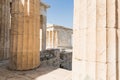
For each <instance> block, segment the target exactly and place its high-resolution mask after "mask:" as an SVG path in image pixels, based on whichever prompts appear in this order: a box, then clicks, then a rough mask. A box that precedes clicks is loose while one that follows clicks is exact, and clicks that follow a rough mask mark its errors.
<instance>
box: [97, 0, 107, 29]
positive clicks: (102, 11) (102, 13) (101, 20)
mask: <svg viewBox="0 0 120 80" xmlns="http://www.w3.org/2000/svg"><path fill="white" fill-rule="evenodd" d="M96 20H97V21H96V22H97V25H96V27H97V28H106V0H96Z"/></svg>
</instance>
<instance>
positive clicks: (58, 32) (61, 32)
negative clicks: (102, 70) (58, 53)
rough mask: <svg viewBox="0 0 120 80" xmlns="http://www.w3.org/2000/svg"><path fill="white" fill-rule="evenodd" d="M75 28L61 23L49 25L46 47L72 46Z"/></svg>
mask: <svg viewBox="0 0 120 80" xmlns="http://www.w3.org/2000/svg"><path fill="white" fill-rule="evenodd" d="M72 34H73V30H72V29H71V28H67V27H64V26H60V25H54V24H52V25H47V36H46V43H47V44H46V48H63V49H65V48H72Z"/></svg>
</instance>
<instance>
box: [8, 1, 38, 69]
mask: <svg viewBox="0 0 120 80" xmlns="http://www.w3.org/2000/svg"><path fill="white" fill-rule="evenodd" d="M39 8H40V0H12V11H11V12H12V13H11V18H12V19H11V20H12V22H11V33H10V41H11V42H10V62H9V67H10V68H11V69H14V70H28V69H33V68H36V67H38V66H39V64H40V54H39V37H40V36H39V33H40V32H39V29H40V16H39V10H40V9H39Z"/></svg>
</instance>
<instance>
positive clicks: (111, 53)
mask: <svg viewBox="0 0 120 80" xmlns="http://www.w3.org/2000/svg"><path fill="white" fill-rule="evenodd" d="M116 39H117V38H116V29H115V28H108V29H107V45H106V47H107V62H113V61H116V48H117V47H116Z"/></svg>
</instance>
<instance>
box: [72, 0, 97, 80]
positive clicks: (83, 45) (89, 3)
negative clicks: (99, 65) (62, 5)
mask: <svg viewBox="0 0 120 80" xmlns="http://www.w3.org/2000/svg"><path fill="white" fill-rule="evenodd" d="M73 24H74V25H73V26H74V32H73V37H74V41H73V79H72V80H96V0H74V23H73Z"/></svg>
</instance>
